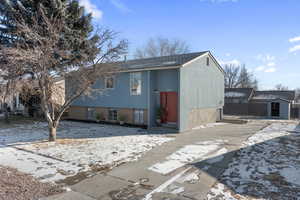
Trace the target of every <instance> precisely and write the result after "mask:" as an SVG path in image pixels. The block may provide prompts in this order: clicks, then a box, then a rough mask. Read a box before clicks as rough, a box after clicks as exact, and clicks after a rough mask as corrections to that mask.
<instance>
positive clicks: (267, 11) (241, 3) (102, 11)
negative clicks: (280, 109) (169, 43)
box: [80, 0, 300, 89]
mask: <svg viewBox="0 0 300 200" xmlns="http://www.w3.org/2000/svg"><path fill="white" fill-rule="evenodd" d="M80 1H81V4H82V5H84V6H85V7H86V9H87V10H88V11H89V12H92V13H93V16H94V22H95V23H96V24H99V25H102V26H107V27H109V28H111V29H113V30H115V31H118V32H120V37H122V38H126V39H128V40H129V42H130V49H129V54H131V55H132V54H133V52H134V50H135V48H136V47H139V46H141V45H143V44H144V43H145V42H146V41H147V39H148V38H150V37H155V36H163V37H168V38H179V39H182V40H185V41H186V42H187V43H188V44H189V45H190V46H191V50H192V51H195V52H196V51H204V50H210V51H212V53H213V54H214V55H215V57H216V58H217V59H218V60H219V62H220V63H222V64H224V63H241V64H245V65H246V66H247V68H248V69H249V70H251V71H252V72H253V73H254V74H255V75H256V77H257V79H258V81H259V87H260V89H272V88H274V86H275V85H276V84H278V83H281V84H283V85H286V86H288V87H289V88H290V89H294V88H298V87H299V88H300V56H299V55H300V12H299V11H300V0H80Z"/></svg>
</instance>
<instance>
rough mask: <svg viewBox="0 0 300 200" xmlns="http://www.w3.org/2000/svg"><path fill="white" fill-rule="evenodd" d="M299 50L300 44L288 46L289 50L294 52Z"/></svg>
mask: <svg viewBox="0 0 300 200" xmlns="http://www.w3.org/2000/svg"><path fill="white" fill-rule="evenodd" d="M299 50H300V45H296V46H293V47H292V48H290V52H295V51H299Z"/></svg>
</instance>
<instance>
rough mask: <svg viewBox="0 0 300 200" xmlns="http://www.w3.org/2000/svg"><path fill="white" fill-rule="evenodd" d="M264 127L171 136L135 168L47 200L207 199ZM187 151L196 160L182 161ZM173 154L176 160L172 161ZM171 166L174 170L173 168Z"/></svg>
mask: <svg viewBox="0 0 300 200" xmlns="http://www.w3.org/2000/svg"><path fill="white" fill-rule="evenodd" d="M267 125H268V123H267V122H263V121H252V122H249V123H247V124H224V125H220V126H215V127H211V128H202V129H198V130H193V131H190V132H186V133H181V134H177V135H170V137H175V140H173V141H171V142H168V143H167V144H164V145H162V146H159V147H156V148H154V149H153V150H151V151H149V152H148V153H146V155H145V156H143V157H142V158H141V159H139V160H138V161H137V162H131V163H126V164H124V165H121V166H119V167H117V168H114V169H113V170H112V171H109V172H106V173H101V174H98V175H96V176H93V177H91V178H87V179H85V180H83V181H81V182H79V183H77V184H75V185H72V186H70V188H71V190H72V191H70V192H67V193H64V194H62V195H58V196H53V197H50V198H47V200H50V199H60V200H67V199H70V200H71V199H72V200H77V199H80V200H95V199H103V200H109V199H110V200H117V199H124V200H125V199H126V200H140V199H144V200H150V199H153V200H156V199H157V200H162V199H172V200H174V199H175V200H176V199H206V195H207V193H208V192H209V190H210V189H211V187H212V186H213V185H214V184H215V183H216V179H217V178H218V176H220V175H221V174H222V172H223V171H224V169H226V168H227V167H228V164H229V162H230V161H231V159H232V157H233V154H234V152H235V150H237V149H239V148H240V146H241V144H242V142H243V141H245V140H246V139H247V138H248V137H250V136H251V135H253V134H254V133H256V132H257V131H259V130H261V129H262V128H264V127H266V126H267ZM203 145H207V148H203ZM205 147H206V146H205ZM215 147H216V148H215ZM186 149H192V151H195V153H196V154H195V155H193V154H191V155H187V156H186V158H187V159H185V160H180V159H182V155H183V157H184V156H185V154H184V153H186ZM199 149H200V150H199ZM209 149H211V151H208V150H209ZM224 150H226V151H224ZM174 152H175V153H174ZM176 152H177V153H176ZM199 152H200V153H203V152H204V153H203V155H204V156H203V157H197V155H198V154H199ZM222 152H223V153H222ZM225 152H226V153H225ZM231 152H232V153H231ZM177 154H178V155H179V159H176V156H178V155H177ZM173 158H175V160H172V159H173ZM206 160H207V162H206ZM199 161H201V162H199ZM168 163H169V165H168ZM170 163H171V164H170ZM172 163H175V164H174V165H173V166H172ZM178 163H179V165H178ZM182 163H183V164H182ZM181 164H182V165H181ZM177 165H178V166H177ZM157 166H159V167H162V168H159V167H157ZM176 166H177V167H176ZM208 166H209V167H208ZM151 167H152V168H151ZM163 167H167V168H166V170H167V172H168V173H163V172H164V171H159V170H160V169H164V168H163ZM168 167H169V168H168ZM172 167H173V168H172ZM170 168H171V169H170ZM151 169H152V170H151ZM155 169H158V170H157V171H155ZM168 170H169V171H168Z"/></svg>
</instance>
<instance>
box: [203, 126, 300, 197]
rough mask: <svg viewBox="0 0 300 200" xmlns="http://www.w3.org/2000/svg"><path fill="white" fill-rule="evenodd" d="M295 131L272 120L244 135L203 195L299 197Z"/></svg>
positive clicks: (299, 145)
mask: <svg viewBox="0 0 300 200" xmlns="http://www.w3.org/2000/svg"><path fill="white" fill-rule="evenodd" d="M299 131H300V128H299V127H298V124H297V123H296V122H294V123H273V124H271V125H270V126H268V127H266V128H265V129H263V130H261V131H259V132H257V133H256V134H254V135H253V136H251V137H250V138H248V140H247V141H245V142H244V143H243V145H242V149H241V150H239V151H238V153H237V156H236V157H235V158H234V159H233V161H232V163H231V164H230V165H229V167H228V168H227V169H226V170H225V172H224V173H223V175H222V177H221V178H220V180H219V182H220V183H218V184H217V185H216V186H215V187H214V188H212V189H211V191H210V192H209V194H208V195H207V198H208V199H209V200H210V199H218V200H221V199H222V200H229V199H230V200H235V199H238V200H240V199H300V197H299V194H300V132H299Z"/></svg>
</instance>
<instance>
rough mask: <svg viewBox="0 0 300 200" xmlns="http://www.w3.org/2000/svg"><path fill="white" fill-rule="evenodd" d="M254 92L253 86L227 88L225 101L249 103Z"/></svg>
mask: <svg viewBox="0 0 300 200" xmlns="http://www.w3.org/2000/svg"><path fill="white" fill-rule="evenodd" d="M253 93H254V90H253V88H226V89H225V103H248V102H249V101H250V100H251V97H252V96H253Z"/></svg>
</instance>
